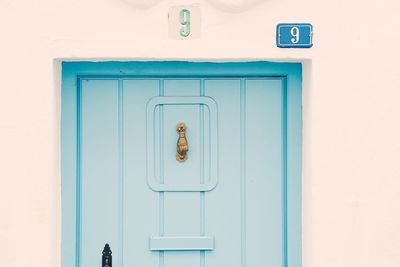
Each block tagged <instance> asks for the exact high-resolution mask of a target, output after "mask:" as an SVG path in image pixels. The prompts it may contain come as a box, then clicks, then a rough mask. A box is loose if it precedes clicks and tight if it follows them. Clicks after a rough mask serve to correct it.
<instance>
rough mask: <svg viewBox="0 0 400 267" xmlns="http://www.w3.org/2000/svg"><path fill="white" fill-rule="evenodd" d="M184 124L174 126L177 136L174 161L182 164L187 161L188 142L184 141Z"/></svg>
mask: <svg viewBox="0 0 400 267" xmlns="http://www.w3.org/2000/svg"><path fill="white" fill-rule="evenodd" d="M186 128H187V127H186V124H184V123H183V122H181V123H178V124H177V125H176V131H177V132H178V134H179V138H178V142H177V144H176V160H177V161H179V162H184V161H185V160H187V152H188V150H189V146H188V142H187V139H186V136H185V134H186Z"/></svg>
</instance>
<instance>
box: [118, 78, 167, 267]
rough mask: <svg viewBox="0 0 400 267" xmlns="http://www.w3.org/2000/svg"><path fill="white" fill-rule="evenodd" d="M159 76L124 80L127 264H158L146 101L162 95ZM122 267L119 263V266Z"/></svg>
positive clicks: (156, 211)
mask: <svg viewBox="0 0 400 267" xmlns="http://www.w3.org/2000/svg"><path fill="white" fill-rule="evenodd" d="M159 84H160V82H159V80H124V81H123V98H124V101H123V110H124V114H123V122H124V123H123V126H124V127H123V129H124V133H123V140H124V145H123V155H124V160H123V162H124V164H123V169H124V191H123V196H124V209H123V210H124V221H123V222H124V223H123V229H124V230H123V232H124V233H123V236H124V248H123V252H124V265H123V266H148V267H156V266H159V256H158V254H156V253H152V252H151V251H149V245H148V242H149V236H151V235H158V233H159V224H160V223H159V218H160V216H159V207H158V205H159V194H157V193H156V192H154V191H152V190H150V188H149V187H148V185H147V179H146V142H145V140H146V103H147V102H148V101H149V99H151V98H152V97H154V96H158V95H159ZM116 267H119V266H116Z"/></svg>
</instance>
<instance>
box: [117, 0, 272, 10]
mask: <svg viewBox="0 0 400 267" xmlns="http://www.w3.org/2000/svg"><path fill="white" fill-rule="evenodd" d="M122 1H124V2H127V3H129V4H131V5H133V6H135V7H137V8H149V7H152V6H155V5H157V4H158V3H160V2H161V1H163V0H122ZM206 1H207V2H209V3H210V4H211V5H213V6H215V7H217V8H219V9H221V10H224V11H229V12H240V11H245V10H246V9H249V8H250V7H253V6H256V5H257V4H259V3H262V2H265V1H266V0H206Z"/></svg>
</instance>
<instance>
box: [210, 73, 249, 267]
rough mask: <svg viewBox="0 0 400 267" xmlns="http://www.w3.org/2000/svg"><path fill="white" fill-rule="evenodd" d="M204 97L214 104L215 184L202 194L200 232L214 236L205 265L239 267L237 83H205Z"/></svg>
mask: <svg viewBox="0 0 400 267" xmlns="http://www.w3.org/2000/svg"><path fill="white" fill-rule="evenodd" d="M205 94H206V95H207V96H210V97H212V98H213V99H214V100H215V101H216V102H217V104H218V121H219V125H218V127H219V129H218V130H219V131H218V133H219V139H218V146H219V147H218V148H219V181H218V185H217V186H216V187H215V189H214V190H212V191H210V192H206V193H205V211H204V212H205V218H204V224H205V225H204V232H205V234H206V235H209V236H214V237H215V250H214V251H210V252H206V253H205V266H207V267H220V266H230V267H239V266H241V219H240V216H241V213H240V205H241V196H240V183H241V181H240V178H241V177H240V166H241V163H240V153H241V151H240V149H241V147H240V80H239V79H237V80H206V81H205Z"/></svg>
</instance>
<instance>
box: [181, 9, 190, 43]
mask: <svg viewBox="0 0 400 267" xmlns="http://www.w3.org/2000/svg"><path fill="white" fill-rule="evenodd" d="M180 15H181V19H180V23H181V25H182V27H181V30H180V34H181V36H182V37H188V36H189V34H190V10H188V9H182V10H181V14H180Z"/></svg>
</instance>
